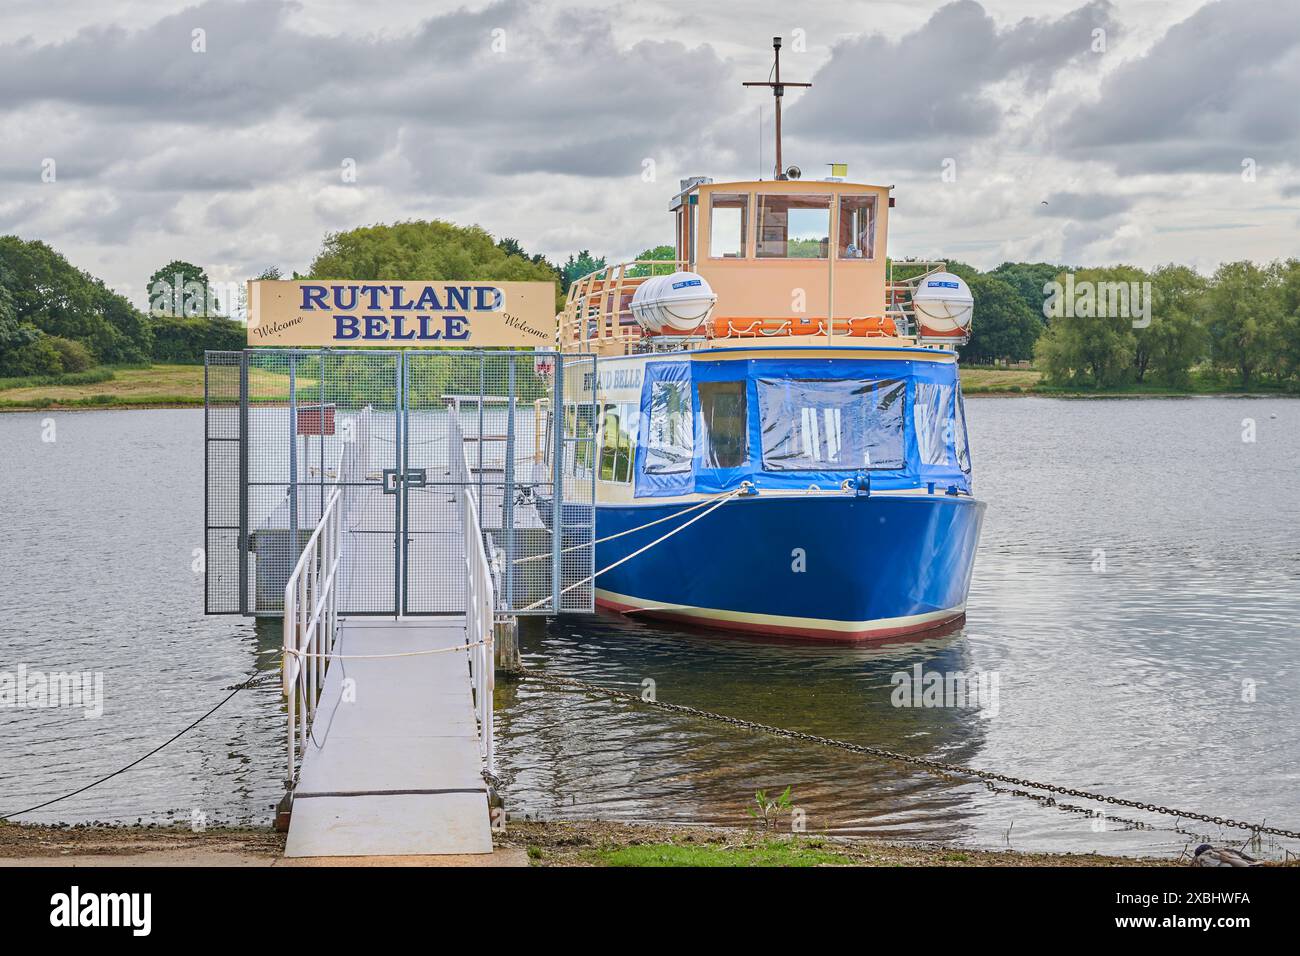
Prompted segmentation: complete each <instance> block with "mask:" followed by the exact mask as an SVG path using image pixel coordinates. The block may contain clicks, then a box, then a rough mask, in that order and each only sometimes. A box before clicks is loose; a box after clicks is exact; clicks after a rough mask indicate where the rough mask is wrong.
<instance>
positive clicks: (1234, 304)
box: [1205, 261, 1282, 388]
mask: <svg viewBox="0 0 1300 956" xmlns="http://www.w3.org/2000/svg"><path fill="white" fill-rule="evenodd" d="M1276 280H1277V277H1276V275H1275V274H1271V273H1270V271H1269V270H1266V269H1261V268H1260V267H1259V266H1257V265H1255V264H1254V263H1253V262H1245V261H1242V262H1225V263H1224V264H1223V265H1221V266H1219V268H1218V270H1216V271H1215V273H1214V277H1213V279H1212V280H1211V283H1210V289H1209V292H1208V293H1207V294H1206V296H1205V310H1206V320H1205V327H1206V331H1207V332H1208V333H1209V339H1210V358H1211V360H1212V361H1213V362H1214V364H1215V366H1216V367H1218V368H1221V369H1225V370H1227V371H1230V372H1233V373H1235V374H1236V376H1237V379H1238V382H1239V384H1240V385H1241V387H1242V388H1250V386H1251V385H1252V384H1253V383H1254V382H1255V379H1256V376H1257V375H1258V374H1259V372H1260V371H1261V370H1262V369H1264V368H1266V367H1267V366H1268V363H1269V361H1270V358H1271V354H1270V351H1271V349H1272V348H1273V347H1274V345H1275V340H1276V337H1277V336H1278V335H1279V334H1280V330H1281V324H1282V323H1281V319H1282V296H1281V294H1280V290H1279V288H1278V283H1277V281H1276Z"/></svg>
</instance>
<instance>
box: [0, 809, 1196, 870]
mask: <svg viewBox="0 0 1300 956" xmlns="http://www.w3.org/2000/svg"><path fill="white" fill-rule="evenodd" d="M284 839H285V837H284V834H282V833H278V832H276V831H275V830H273V829H271V828H270V827H265V828H261V827H212V828H210V829H207V830H204V831H199V832H195V831H193V830H191V829H190V828H188V827H174V826H141V825H122V826H114V825H96V824H65V825H47V824H22V823H10V824H0V867H21V866H254V867H264V866H412V865H416V866H581V867H592V866H596V867H599V866H616V867H623V866H632V867H641V866H706V867H714V866H724V867H725V866H764V867H770V866H798V867H803V866H895V867H896V866H926V867H989V866H999V867H1019V866H1038V867H1041V866H1061V867H1080V866H1088V867H1098V866H1099V867H1155V866H1180V865H1186V864H1185V863H1184V862H1180V861H1179V860H1177V859H1164V858H1156V857H1119V856H1106V855H1102V854H1096V853H1041V852H1029V851H1019V850H980V849H970V848H966V847H961V846H952V845H947V844H941V843H933V842H918V843H906V842H896V841H885V840H871V839H864V838H858V837H852V838H850V837H834V836H827V835H823V834H815V833H809V834H799V835H790V834H781V833H766V832H762V831H758V830H754V829H749V830H745V829H729V828H721V827H711V826H693V825H688V824H676V825H668V824H658V823H614V822H608V821H601V820H576V821H563V822H560V821H536V820H511V821H509V822H508V823H507V825H506V828H505V830H504V831H503V832H497V833H494V834H493V846H494V850H493V853H492V854H491V855H490V856H488V855H480V856H475V857H331V858H323V859H303V860H286V859H285V858H284V856H283V852H284Z"/></svg>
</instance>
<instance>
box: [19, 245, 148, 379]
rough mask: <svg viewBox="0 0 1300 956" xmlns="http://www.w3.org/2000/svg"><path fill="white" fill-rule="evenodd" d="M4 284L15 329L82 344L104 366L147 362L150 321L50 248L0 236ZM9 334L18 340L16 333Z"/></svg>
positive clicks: (120, 297)
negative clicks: (35, 331) (36, 331)
mask: <svg viewBox="0 0 1300 956" xmlns="http://www.w3.org/2000/svg"><path fill="white" fill-rule="evenodd" d="M0 282H2V283H3V285H4V287H5V289H6V292H7V301H8V303H9V306H8V308H9V311H10V313H11V315H10V322H9V325H10V326H11V327H12V326H13V325H14V324H15V323H16V325H17V327H19V328H22V327H28V328H29V329H34V330H39V331H40V332H44V333H45V334H47V335H57V336H60V337H62V338H65V339H71V340H73V341H76V342H81V343H82V344H83V345H85V346H86V347H87V348H89V349H90V350H91V351H92V352H93V353H94V355H95V358H96V359H97V360H98V361H100V362H110V363H111V362H138V361H142V360H144V359H147V358H148V355H149V345H150V330H149V323H148V321H147V320H146V319H145V318H144V317H143V316H142V315H141V314H140V313H139V312H138V311H137V310H136V309H135V308H134V307H133V306H132V305H131V304H130V303H129V302H128V301H127V300H126V299H124V298H123V297H122V296H120V295H117V294H116V293H115V292H113V291H111V290H110V289H109V288H108V287H107V286H105V285H104V283H103V282H101V281H100V280H98V279H96V278H94V277H93V276H91V275H90V274H88V273H86V272H83V271H82V270H80V269H77V268H75V267H74V266H73V265H72V264H71V263H69V262H68V260H67V259H65V258H64V257H63V256H61V255H59V254H58V253H57V252H55V251H54V250H53V249H52V248H50V247H49V246H48V245H46V244H45V243H43V242H40V241H39V240H32V241H24V240H22V239H19V238H18V237H17V236H0ZM7 334H13V333H12V329H11V332H10V333H7ZM22 334H26V333H22Z"/></svg>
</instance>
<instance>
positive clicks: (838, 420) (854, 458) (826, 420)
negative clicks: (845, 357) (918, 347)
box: [757, 378, 906, 472]
mask: <svg viewBox="0 0 1300 956" xmlns="http://www.w3.org/2000/svg"><path fill="white" fill-rule="evenodd" d="M757 384H758V402H759V415H760V418H761V421H760V428H761V434H762V439H763V468H764V470H766V471H832V472H833V471H857V470H863V469H898V468H902V467H903V464H904V444H903V442H904V435H903V404H904V397H905V395H906V383H905V381H904V380H902V379H882V380H879V381H862V380H851V379H767V378H760V379H758V380H757Z"/></svg>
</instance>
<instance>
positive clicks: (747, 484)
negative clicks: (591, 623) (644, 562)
mask: <svg viewBox="0 0 1300 956" xmlns="http://www.w3.org/2000/svg"><path fill="white" fill-rule="evenodd" d="M752 487H753V485H752V484H751V483H750V482H748V481H743V482H741V484H740V487H739V488H736V489H734V490H732V491H728V492H727V493H726V494H724V495H723V496H722V497H721V499H720V500H718V501H715V502H714V503H713V507H712V508H709V509H708V510H707V511H701V512H700V513H699V514H697V515H696V516H695V517H694V518H692V519H691V520H690V521H687V522H684V523H683V524H680V525H678V526H677V527H676V528H673V530H672V531H669V532H668V533H667V534H665V535H661V536H660V537H658V538H655V540H653V541H651V542H650V543H649V544H647V545H646V546H645V547H643V548H638V549H637V550H635V551H633V552H632V553H631V554H629V555H625V556H623V557H621V558H619V559H618V560H617V561H615V562H614V563H613V564H611V565H608V566H607V567H603V568H601V569H600V570H599V571H597V572H596V573H595V574H593V575H591V576H590V577H586V578H583V579H582V580H581V581H574V582H573V583H572V584H570V585H569V586H568V587H567V588H565V589H564V590H562V591H561V592H560V595H559V596H560V597H563V596H564V595H566V594H568V593H569V592H570V591H572V590H573V589H574V588H580V587H582V586H583V585H584V584H590V583H591V582H593V581H595V580H596V578H598V577H600V576H601V575H602V574H604V573H606V572H607V571H613V570H614V569H615V568H616V567H618V566H619V565H620V564H626V563H627V562H628V561H631V560H632V559H633V558H635V557H636V556H637V555H640V554H644V553H645V552H647V551H649V550H650V549H651V548H653V547H654V546H655V545H657V544H659V543H660V542H661V541H667V540H668V539H669V538H671V537H672V536H673V535H675V534H676V533H677V532H678V531H682V530H684V529H685V528H687V527H689V526H690V525H693V524H695V522H697V521H699V520H700V519H701V518H704V517H707V516H708V515H710V514H712V513H713V512H714V511H717V510H718V509H719V508H721V507H722V506H723V505H725V504H726V503H727V502H728V501H730V500H731V499H732V498H734V497H735V496H736V495H740V494H747V493H748V492H749V489H750V488H752ZM549 600H550V597H544V598H542V599H541V600H540V601H534V602H533V603H532V604H530V605H528V607H526V608H524V609H523V611H535V610H536V609H537V608H539V607H541V606H542V605H543V604H545V603H546V602H547V601H549ZM520 613H522V611H521V612H520Z"/></svg>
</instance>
